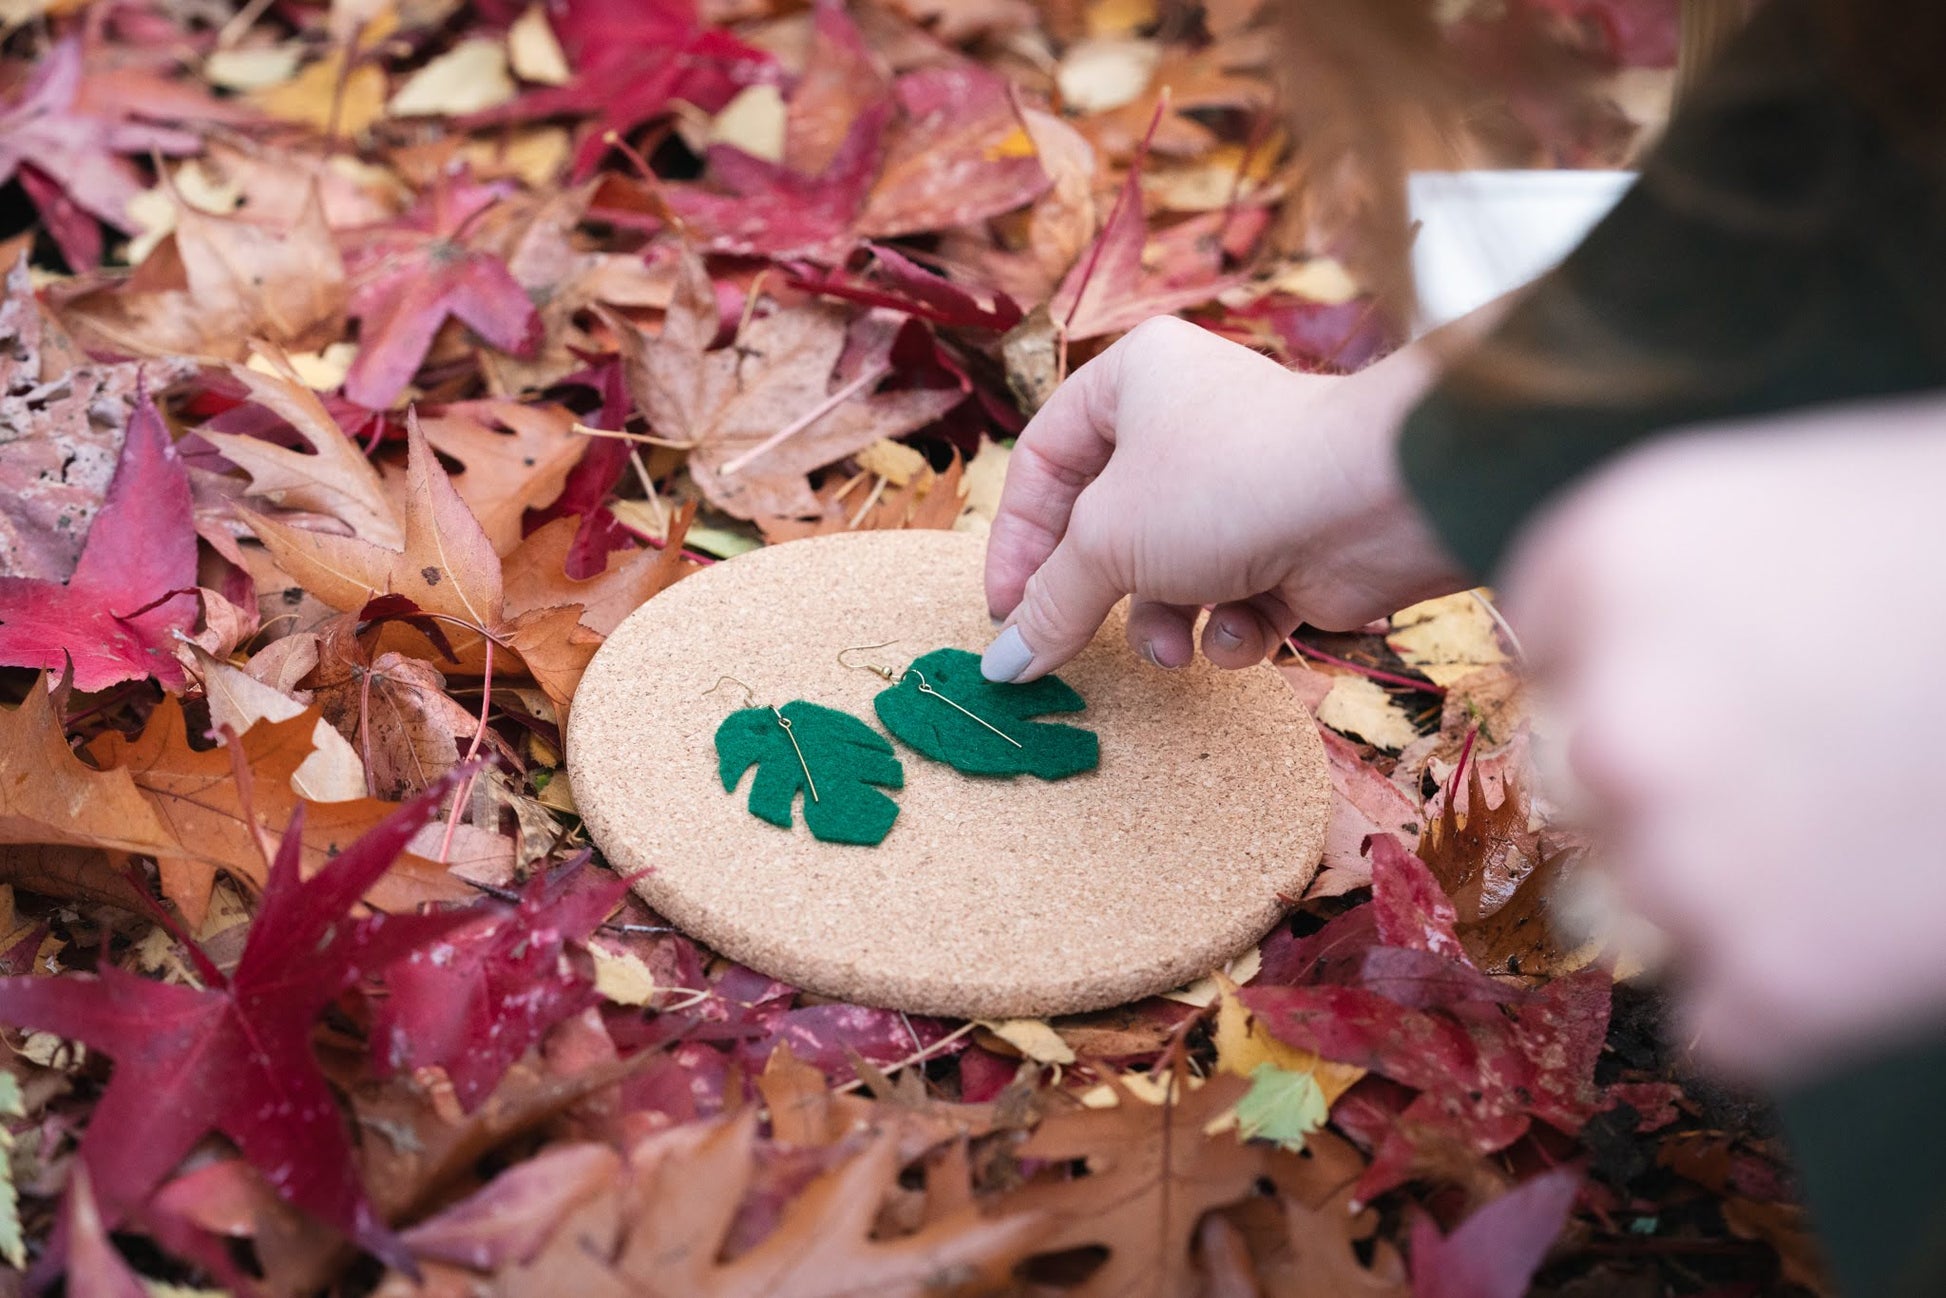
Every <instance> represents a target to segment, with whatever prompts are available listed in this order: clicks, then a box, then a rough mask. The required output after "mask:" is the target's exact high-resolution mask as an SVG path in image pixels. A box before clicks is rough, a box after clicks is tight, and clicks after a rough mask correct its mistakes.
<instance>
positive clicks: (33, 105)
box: [0, 36, 200, 271]
mask: <svg viewBox="0 0 1946 1298" xmlns="http://www.w3.org/2000/svg"><path fill="white" fill-rule="evenodd" d="M81 91H82V42H81V38H80V37H78V36H70V37H68V38H67V39H66V40H62V41H59V42H57V43H56V44H54V45H53V46H52V47H51V48H50V49H49V50H48V51H47V52H46V54H45V55H43V56H42V58H41V59H40V60H39V61H38V62H37V63H35V65H34V69H33V73H32V75H31V76H30V77H29V78H28V79H27V82H26V84H25V85H23V86H21V88H20V94H19V96H18V97H17V98H16V99H15V100H14V101H13V102H12V103H11V104H9V105H7V106H6V107H4V108H0V183H4V182H5V181H7V180H11V179H14V178H15V177H16V176H17V177H18V178H19V179H20V182H21V187H22V188H23V189H25V190H26V191H27V196H28V198H30V199H32V200H33V203H34V206H35V207H36V208H38V209H39V210H40V213H41V219H42V220H43V221H45V222H46V223H47V228H48V230H49V232H50V233H52V234H53V236H54V238H55V241H56V242H57V243H58V244H60V247H61V255H62V256H63V257H65V258H66V259H67V262H68V266H69V267H70V268H71V269H73V270H76V271H83V270H88V269H91V268H92V267H93V266H94V265H95V264H96V263H97V262H99V261H100V260H101V229H100V227H99V226H97V225H96V224H95V222H96V221H98V220H99V221H105V222H107V223H108V224H109V225H111V226H113V227H114V228H115V229H117V230H120V231H122V232H123V233H125V234H133V233H134V232H135V226H134V223H133V222H132V221H131V220H130V219H129V216H128V205H129V202H130V201H131V200H132V199H134V198H135V196H136V195H138V194H140V193H141V192H142V191H143V189H145V188H146V186H145V185H144V184H143V183H142V179H141V174H140V173H139V172H137V171H136V170H135V168H134V167H132V166H131V165H129V163H128V162H126V161H124V160H123V158H122V157H121V156H120V155H121V154H123V153H136V154H148V153H151V152H153V153H159V154H167V155H180V154H184V153H191V152H194V151H195V149H196V148H197V147H198V144H199V143H200V142H199V140H198V139H197V137H196V136H195V135H192V134H190V133H188V132H186V131H180V130H175V129H172V128H169V127H164V126H152V125H147V124H144V123H141V122H136V121H127V120H121V121H117V120H114V119H113V118H108V117H103V116H99V115H97V114H95V113H91V112H88V111H87V110H86V109H85V108H84V107H83V106H82V105H81V104H80V102H79V96H80V94H81Z"/></svg>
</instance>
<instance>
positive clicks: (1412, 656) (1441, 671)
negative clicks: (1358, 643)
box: [1367, 591, 1507, 738]
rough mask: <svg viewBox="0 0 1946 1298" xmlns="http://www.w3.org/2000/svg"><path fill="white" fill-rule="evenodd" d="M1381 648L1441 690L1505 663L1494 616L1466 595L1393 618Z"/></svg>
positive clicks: (1433, 602)
mask: <svg viewBox="0 0 1946 1298" xmlns="http://www.w3.org/2000/svg"><path fill="white" fill-rule="evenodd" d="M1484 594H1485V592H1482V595H1483V597H1484ZM1385 643H1386V644H1388V645H1390V646H1391V648H1392V652H1393V653H1395V654H1397V655H1398V656H1399V658H1400V659H1401V660H1402V661H1404V662H1407V663H1410V664H1411V665H1412V666H1414V667H1416V668H1418V669H1419V670H1420V671H1421V672H1422V673H1424V674H1425V676H1426V677H1427V679H1429V680H1431V681H1432V682H1433V683H1434V684H1435V685H1441V686H1444V685H1451V684H1452V683H1453V682H1454V681H1457V680H1459V679H1460V678H1461V677H1465V676H1471V675H1472V674H1473V673H1474V672H1477V671H1479V670H1480V669H1481V668H1483V667H1491V666H1493V665H1494V664H1496V663H1503V662H1506V661H1507V653H1506V651H1505V650H1504V649H1502V648H1501V647H1500V635H1499V629H1498V628H1497V627H1496V626H1494V624H1493V615H1492V614H1490V613H1488V612H1487V610H1486V607H1485V606H1484V605H1483V604H1481V603H1480V601H1479V600H1477V599H1475V598H1473V593H1472V592H1471V591H1462V592H1460V593H1459V594H1457V595H1446V596H1442V597H1441V598H1439V599H1429V600H1427V601H1426V602H1425V603H1423V604H1414V605H1413V606H1412V607H1411V608H1408V609H1402V610H1401V611H1399V612H1398V613H1395V614H1393V615H1392V634H1391V635H1388V636H1386V637H1385ZM1367 738H1370V736H1367Z"/></svg>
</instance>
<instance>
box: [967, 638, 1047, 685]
mask: <svg viewBox="0 0 1946 1298" xmlns="http://www.w3.org/2000/svg"><path fill="white" fill-rule="evenodd" d="M1033 661H1034V651H1033V650H1032V649H1029V648H1028V647H1027V642H1026V641H1025V640H1023V639H1021V638H1020V628H1019V627H1017V626H1010V627H1008V628H1007V629H1006V630H1005V631H1002V632H1001V633H1000V636H999V638H998V639H996V640H995V641H994V642H993V643H992V644H990V645H988V646H987V651H986V652H985V653H984V654H981V655H980V675H982V676H984V677H986V678H987V679H988V680H990V681H996V682H1006V681H1011V680H1014V679H1015V678H1016V677H1018V676H1019V675H1020V674H1021V673H1022V672H1024V671H1026V670H1027V664H1029V663H1031V662H1033Z"/></svg>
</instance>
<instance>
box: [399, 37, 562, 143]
mask: <svg viewBox="0 0 1946 1298" xmlns="http://www.w3.org/2000/svg"><path fill="white" fill-rule="evenodd" d="M537 12H538V11H537ZM545 27H546V19H545V18H543V19H542V28H543V30H545ZM518 93H519V91H518V90H517V89H516V88H515V86H514V80H513V77H512V76H510V75H509V74H508V68H507V47H506V46H504V45H502V44H501V43H500V42H499V41H495V40H487V39H485V38H483V37H475V38H473V39H471V40H464V41H461V42H460V43H459V44H457V45H455V46H453V48H452V49H450V50H448V51H446V52H445V53H444V54H441V55H440V56H439V57H438V58H435V59H433V60H432V61H431V62H429V63H427V64H426V66H424V67H423V68H420V69H419V70H418V71H417V72H415V73H413V74H412V76H411V77H409V78H408V79H407V80H406V83H405V84H404V85H403V86H400V87H399V89H398V91H397V92H396V93H395V94H394V95H393V96H392V100H391V102H390V103H388V104H386V106H385V111H386V112H387V113H388V114H390V115H391V116H393V117H445V116H454V117H457V116H460V115H462V114H465V113H477V112H481V111H483V110H485V109H488V108H498V107H499V106H500V105H501V104H504V103H507V102H509V101H510V100H512V99H513V97H514V96H515V95H516V94H518Z"/></svg>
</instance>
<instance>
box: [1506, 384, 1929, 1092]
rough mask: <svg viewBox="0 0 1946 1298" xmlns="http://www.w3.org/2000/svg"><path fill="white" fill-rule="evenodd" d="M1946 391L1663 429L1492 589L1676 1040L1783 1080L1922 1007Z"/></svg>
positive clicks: (1537, 527) (1887, 1033)
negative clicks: (1557, 738) (1636, 916)
mask: <svg viewBox="0 0 1946 1298" xmlns="http://www.w3.org/2000/svg"><path fill="white" fill-rule="evenodd" d="M1942 483H1946V400H1942V399H1940V398H1937V397H1933V398H1928V399H1925V400H1921V401H1907V402H1901V403H1898V404H1879V405H1869V406H1865V405H1861V406H1849V407H1834V408H1828V409H1824V410H1820V411H1817V412H1815V413H1811V414H1803V415H1791V416H1788V417H1784V418H1775V419H1770V420H1766V421H1763V422H1762V423H1760V424H1759V423H1752V424H1749V425H1739V426H1735V427H1730V426H1725V427H1723V428H1721V429H1712V430H1707V431H1704V432H1699V433H1688V434H1683V435H1680V436H1672V437H1670V438H1666V439H1663V440H1660V441H1658V442H1656V443H1653V444H1651V445H1649V446H1646V447H1644V448H1643V449H1641V450H1639V451H1637V452H1634V453H1633V454H1631V455H1629V456H1627V457H1625V458H1623V459H1622V460H1619V461H1617V462H1616V463H1614V464H1613V465H1611V466H1609V467H1608V468H1606V469H1604V470H1603V471H1602V472H1600V473H1599V474H1597V475H1596V476H1594V477H1593V478H1591V479H1590V480H1588V481H1587V482H1586V483H1585V484H1584V485H1582V486H1581V487H1579V488H1577V489H1576V490H1575V491H1574V492H1573V493H1572V494H1571V495H1569V496H1567V497H1565V498H1564V499H1563V500H1562V501H1561V502H1559V503H1558V504H1556V505H1555V506H1553V507H1552V508H1551V509H1550V510H1549V512H1548V513H1547V514H1545V515H1543V516H1542V517H1541V518H1540V519H1538V520H1537V521H1536V522H1535V523H1534V525H1533V526H1531V527H1529V528H1528V529H1527V531H1526V534H1525V536H1524V538H1523V540H1522V542H1521V544H1520V547H1519V548H1518V550H1517V551H1516V552H1515V555H1514V557H1513V560H1512V562H1511V564H1510V566H1509V569H1508V578H1507V581H1506V582H1505V584H1504V586H1503V595H1504V597H1505V604H1506V607H1507V609H1508V612H1509V615H1510V616H1511V618H1512V620H1513V624H1514V626H1515V627H1516V629H1517V630H1518V631H1519V632H1520V634H1521V636H1522V639H1523V641H1524V642H1525V648H1526V651H1527V653H1528V655H1529V667H1530V669H1531V670H1532V672H1533V675H1534V677H1535V680H1536V682H1537V687H1538V689H1539V690H1540V693H1541V696H1542V698H1543V700H1544V701H1545V703H1546V704H1547V706H1548V709H1549V711H1550V713H1551V714H1552V715H1553V717H1554V720H1555V721H1557V722H1558V724H1559V726H1560V728H1561V729H1562V730H1563V731H1564V732H1565V737H1566V740H1567V745H1568V752H1569V755H1570V761H1571V764H1572V767H1573V769H1574V772H1575V774H1576V776H1577V777H1578V780H1579V782H1580V784H1581V785H1582V786H1583V789H1584V791H1585V793H1586V794H1587V795H1588V797H1589V800H1590V803H1591V805H1590V810H1591V811H1592V812H1593V813H1595V815H1596V816H1597V818H1598V824H1597V826H1596V827H1597V828H1599V829H1601V830H1603V831H1605V832H1604V833H1603V835H1602V836H1601V840H1600V841H1602V842H1603V844H1604V853H1605V857H1606V859H1607V860H1608V861H1609V863H1610V864H1611V865H1612V867H1613V868H1614V870H1615V873H1616V875H1617V877H1618V880H1619V882H1620V884H1621V888H1622V892H1623V895H1624V897H1625V899H1626V901H1627V903H1628V904H1629V905H1631V906H1633V907H1634V908H1635V909H1636V910H1638V911H1639V912H1640V913H1641V914H1642V915H1644V916H1646V917H1647V918H1648V919H1650V920H1652V921H1654V922H1655V923H1657V924H1658V925H1660V926H1661V927H1662V928H1664V929H1665V930H1666V931H1668V932H1669V933H1670V935H1671V936H1672V937H1673V938H1675V944H1674V946H1675V951H1676V956H1677V960H1678V966H1677V973H1678V975H1679V986H1680V989H1681V990H1682V992H1683V999H1684V1005H1685V1011H1686V1013H1687V1015H1688V1016H1689V1018H1690V1020H1691V1022H1690V1026H1689V1030H1690V1031H1691V1032H1692V1033H1693V1034H1694V1040H1695V1042H1696V1045H1697V1050H1698V1053H1699V1055H1701V1056H1702V1057H1704V1059H1705V1060H1706V1061H1707V1062H1710V1063H1713V1064H1714V1065H1716V1066H1718V1067H1720V1068H1726V1069H1730V1070H1732V1071H1736V1072H1740V1073H1742V1074H1744V1075H1745V1076H1749V1077H1755V1078H1763V1079H1768V1080H1788V1079H1789V1078H1790V1077H1791V1075H1792V1074H1794V1073H1797V1072H1800V1071H1803V1070H1806V1069H1810V1068H1814V1067H1816V1066H1817V1065H1819V1064H1821V1063H1825V1062H1828V1061H1830V1060H1832V1059H1834V1058H1835V1057H1838V1056H1841V1055H1843V1054H1844V1053H1846V1052H1848V1051H1850V1050H1853V1049H1856V1048H1859V1047H1867V1046H1869V1045H1871V1044H1873V1043H1875V1042H1878V1041H1881V1040H1885V1039H1888V1038H1893V1037H1898V1036H1903V1035H1908V1034H1912V1033H1916V1032H1919V1031H1922V1030H1924V1029H1925V1028H1927V1027H1936V1026H1937V1025H1938V1024H1939V1023H1940V1022H1942V1021H1946V940H1942V936H1941V934H1942V928H1943V927H1946V849H1942V847H1941V845H1940V844H1941V837H1940V832H1939V830H1938V827H1937V825H1936V823H1935V815H1934V812H1935V809H1936V808H1937V807H1938V805H1939V797H1940V788H1941V783H1942V777H1943V776H1946V758H1942V755H1941V754H1942V744H1946V690H1942V689H1941V688H1940V687H1939V683H1938V681H1937V679H1936V677H1937V675H1938V670H1937V669H1938V666H1939V664H1940V663H1941V661H1942V654H1941V647H1942V646H1946V600H1942V599H1941V598H1940V595H1941V591H1942V589H1943V588H1946V508H1943V507H1942V503H1941V499H1940V494H1941V484H1942Z"/></svg>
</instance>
